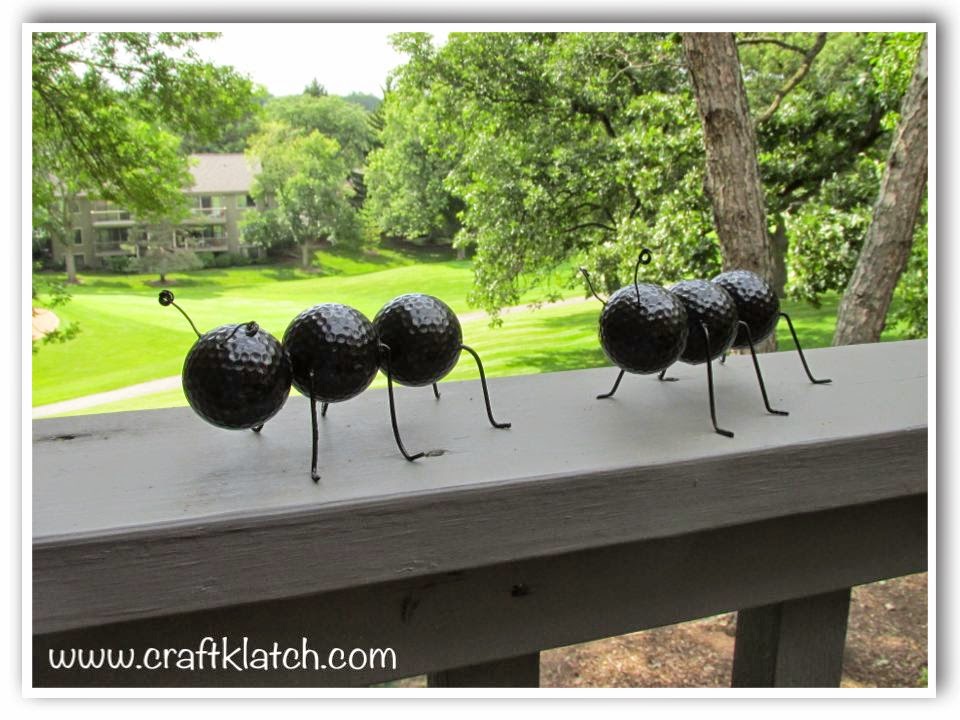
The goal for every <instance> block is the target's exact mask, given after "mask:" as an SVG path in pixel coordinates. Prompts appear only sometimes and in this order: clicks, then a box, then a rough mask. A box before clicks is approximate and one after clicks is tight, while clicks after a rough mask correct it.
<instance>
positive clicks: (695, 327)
mask: <svg viewBox="0 0 960 720" xmlns="http://www.w3.org/2000/svg"><path fill="white" fill-rule="evenodd" d="M670 292H672V293H673V294H674V295H676V296H677V297H678V298H679V299H680V302H682V303H683V305H684V307H685V308H686V310H687V326H688V327H689V330H690V332H689V335H688V336H687V345H686V347H685V348H684V349H683V352H682V353H681V354H680V360H682V361H683V362H685V363H689V364H690V365H698V364H700V363H705V362H707V360H713V359H714V358H718V357H720V356H721V355H722V354H723V353H725V352H726V351H727V350H729V349H730V346H731V345H732V344H733V340H734V338H736V336H737V306H736V304H735V303H734V301H733V298H732V297H730V293H728V292H727V291H726V290H724V289H723V288H722V287H720V286H719V285H714V284H713V283H712V282H708V281H706V280H681V281H680V282H678V283H677V284H676V285H674V286H672V287H671V288H670ZM701 323H703V324H704V325H706V327H707V331H708V332H709V333H710V352H709V353H707V345H706V339H705V338H704V335H703V330H702V329H701V327H700V325H701Z"/></svg>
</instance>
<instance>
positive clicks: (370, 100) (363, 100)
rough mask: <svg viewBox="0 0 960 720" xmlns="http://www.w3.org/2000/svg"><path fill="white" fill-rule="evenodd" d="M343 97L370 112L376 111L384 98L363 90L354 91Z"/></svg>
mask: <svg viewBox="0 0 960 720" xmlns="http://www.w3.org/2000/svg"><path fill="white" fill-rule="evenodd" d="M343 99H344V100H346V101H347V102H349V103H354V104H355V105H359V106H360V107H362V108H363V109H364V110H366V111H367V112H368V113H372V112H376V111H377V108H378V107H380V105H381V104H382V102H383V101H382V100H381V99H380V98H378V97H377V96H376V95H371V94H369V93H361V92H352V93H350V94H348V95H344V96H343Z"/></svg>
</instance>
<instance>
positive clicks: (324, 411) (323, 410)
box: [320, 402, 330, 417]
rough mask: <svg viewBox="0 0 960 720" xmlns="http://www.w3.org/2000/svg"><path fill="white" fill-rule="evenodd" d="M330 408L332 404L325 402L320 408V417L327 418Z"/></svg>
mask: <svg viewBox="0 0 960 720" xmlns="http://www.w3.org/2000/svg"><path fill="white" fill-rule="evenodd" d="M328 407H330V403H328V402H325V403H323V404H322V405H321V406H320V417H326V416H327V408H328Z"/></svg>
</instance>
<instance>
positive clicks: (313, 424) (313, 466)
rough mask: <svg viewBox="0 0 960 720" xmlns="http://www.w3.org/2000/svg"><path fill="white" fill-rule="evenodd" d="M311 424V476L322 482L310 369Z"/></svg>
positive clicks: (314, 479)
mask: <svg viewBox="0 0 960 720" xmlns="http://www.w3.org/2000/svg"><path fill="white" fill-rule="evenodd" d="M310 426H311V428H312V429H313V460H312V461H311V462H310V477H311V478H312V479H313V481H314V482H320V475H319V474H318V473H317V445H318V444H319V439H318V431H317V397H316V395H315V394H314V392H313V370H311V371H310Z"/></svg>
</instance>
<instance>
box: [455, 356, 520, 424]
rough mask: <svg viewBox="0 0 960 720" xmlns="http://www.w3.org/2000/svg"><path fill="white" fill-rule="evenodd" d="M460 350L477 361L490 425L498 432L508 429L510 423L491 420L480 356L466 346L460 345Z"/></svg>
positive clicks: (485, 380) (488, 396) (485, 378)
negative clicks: (498, 430)
mask: <svg viewBox="0 0 960 720" xmlns="http://www.w3.org/2000/svg"><path fill="white" fill-rule="evenodd" d="M460 349H461V350H466V351H467V352H468V353H470V354H471V355H473V359H474V360H476V361H477V369H479V370H480V385H481V386H482V387H483V401H484V402H485V403H486V404H487V418H488V419H489V420H490V424H491V425H493V426H494V427H495V428H497V429H500V430H503V429H506V428H508V427H510V423H498V422H497V421H496V420H494V419H493V411H492V410H491V409H490V393H489V392H488V391H487V377H486V375H484V373H483V363H481V362H480V356H479V355H477V353H476V351H475V350H474V349H473V348H472V347H469V346H468V345H462V344H461V345H460Z"/></svg>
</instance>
